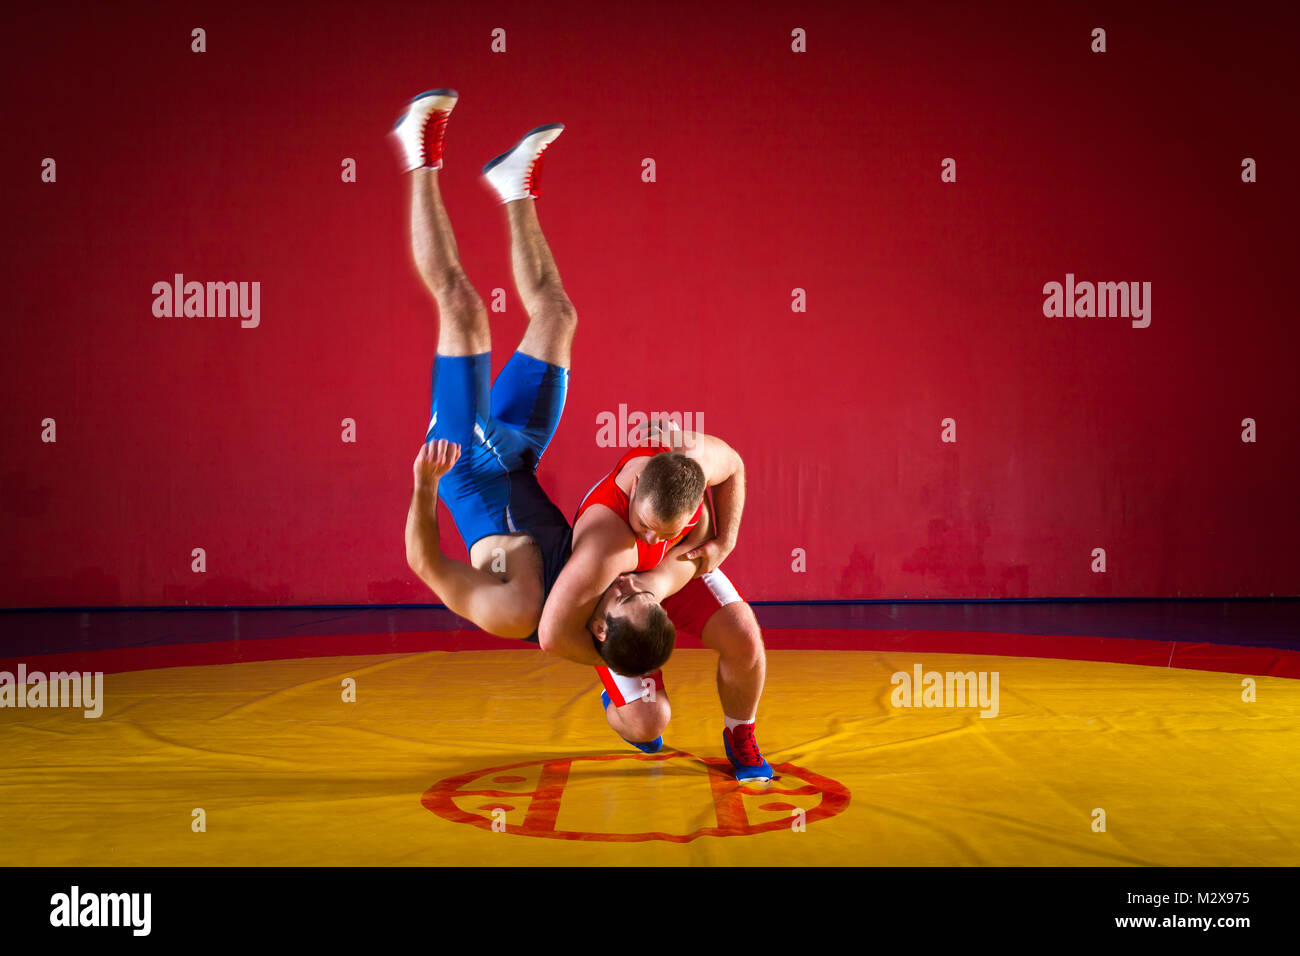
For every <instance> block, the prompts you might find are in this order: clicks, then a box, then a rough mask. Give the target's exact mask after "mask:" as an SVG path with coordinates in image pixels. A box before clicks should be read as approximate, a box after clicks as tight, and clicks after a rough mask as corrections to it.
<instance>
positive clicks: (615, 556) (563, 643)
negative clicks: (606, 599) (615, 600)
mask: <svg viewBox="0 0 1300 956" xmlns="http://www.w3.org/2000/svg"><path fill="white" fill-rule="evenodd" d="M593 517H594V518H595V520H593V521H591V522H589V523H588V524H586V525H585V526H584V527H583V530H582V533H581V534H580V535H579V536H577V537H575V538H574V541H573V553H572V554H571V555H570V557H569V561H568V563H567V564H565V566H564V570H563V571H561V572H560V576H559V577H558V578H557V579H556V581H555V585H554V587H552V588H551V593H550V595H548V596H547V598H546V605H545V607H543V608H542V623H541V624H540V625H539V626H538V628H537V639H538V642H539V643H540V644H541V647H542V650H544V651H546V652H548V653H550V654H555V655H556V656H558V657H563V658H565V659H566V660H570V661H573V662H575V663H577V664H589V665H591V666H592V667H600V666H602V665H603V664H604V663H605V661H604V660H603V659H602V658H601V656H600V654H598V653H597V652H596V647H595V644H594V643H593V640H594V638H593V637H592V636H591V631H590V630H589V629H588V628H587V623H588V622H589V621H590V620H591V615H592V613H593V612H594V611H595V610H596V604H597V603H599V601H600V596H601V595H602V594H604V593H605V590H606V588H608V587H609V586H610V584H611V583H613V581H614V579H615V578H616V577H618V576H619V575H620V574H626V573H628V572H629V571H632V570H633V569H634V568H636V540H635V539H634V538H633V537H632V532H631V531H630V530H629V529H628V527H627V526H626V525H625V524H623V522H622V521H621V520H620V519H619V518H618V516H617V515H615V514H613V513H612V512H610V513H609V514H608V515H598V516H593Z"/></svg>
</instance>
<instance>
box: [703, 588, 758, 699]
mask: <svg viewBox="0 0 1300 956" xmlns="http://www.w3.org/2000/svg"><path fill="white" fill-rule="evenodd" d="M700 641H701V642H702V643H703V644H704V646H705V647H709V648H712V649H713V650H715V651H717V653H718V698H719V699H720V700H721V701H722V713H723V716H724V717H729V718H731V719H732V720H741V721H748V720H753V719H754V718H755V716H756V715H757V713H758V701H759V698H760V697H762V696H763V684H764V682H765V681H766V679H767V655H766V653H765V652H764V649H763V633H762V630H761V629H760V628H759V626H758V620H757V618H755V617H754V611H753V609H752V608H751V607H750V606H749V605H748V604H746V603H744V602H736V603H733V604H728V605H727V606H726V607H724V608H722V609H721V610H719V611H718V612H717V613H715V614H714V615H713V616H712V617H710V618H709V620H708V623H707V624H705V625H704V633H703V634H701V635H700Z"/></svg>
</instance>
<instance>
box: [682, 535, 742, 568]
mask: <svg viewBox="0 0 1300 956" xmlns="http://www.w3.org/2000/svg"><path fill="white" fill-rule="evenodd" d="M733 548H735V545H734V544H731V545H729V544H725V543H724V542H723V541H721V540H720V539H718V538H710V539H709V540H708V541H706V542H704V544H702V545H700V546H699V547H698V548H692V549H691V550H690V551H687V552H686V555H685V557H686V558H687V559H689V560H692V561H694V560H698V561H699V562H700V566H699V569H698V570H697V571H696V572H695V576H696V577H699V576H700V575H701V574H708V573H709V572H710V571H712V570H714V569H716V568H717V567H718V566H719V565H720V564H722V562H723V561H725V560H727V555H729V554H731V552H732V549H733Z"/></svg>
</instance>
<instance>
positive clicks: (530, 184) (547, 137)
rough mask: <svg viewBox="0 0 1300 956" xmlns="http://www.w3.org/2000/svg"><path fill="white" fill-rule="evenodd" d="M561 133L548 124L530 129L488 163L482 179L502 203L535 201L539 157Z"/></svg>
mask: <svg viewBox="0 0 1300 956" xmlns="http://www.w3.org/2000/svg"><path fill="white" fill-rule="evenodd" d="M562 132H564V124H563V123H549V124H547V125H546V126H539V127H537V128H536V129H530V130H529V131H528V132H527V133H525V134H524V138H523V139H521V140H520V141H519V142H517V143H515V145H514V146H512V147H511V148H510V149H508V150H506V151H505V152H504V153H502V154H501V155H500V156H497V157H495V158H494V159H490V160H488V162H487V164H486V165H485V166H484V167H483V175H484V176H486V177H487V181H488V185H490V186H491V187H492V188H493V189H495V190H496V193H497V195H498V196H500V197H501V201H502V202H503V203H504V202H514V201H515V200H516V199H528V198H530V197H531V198H533V199H536V198H537V187H538V183H539V182H540V181H541V175H542V153H544V152H546V147H548V146H550V145H551V144H552V143H553V142H555V140H556V138H557V137H558V136H559V135H560V134H561V133H562Z"/></svg>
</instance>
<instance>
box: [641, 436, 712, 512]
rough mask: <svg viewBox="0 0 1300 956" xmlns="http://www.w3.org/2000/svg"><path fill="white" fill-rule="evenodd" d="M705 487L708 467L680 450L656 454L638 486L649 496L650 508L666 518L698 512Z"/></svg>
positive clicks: (648, 463)
mask: <svg viewBox="0 0 1300 956" xmlns="http://www.w3.org/2000/svg"><path fill="white" fill-rule="evenodd" d="M704 488H705V482H704V469H703V468H701V467H700V464H699V462H697V461H696V460H695V459H694V458H687V457H686V456H685V455H683V454H682V453H681V452H679V451H666V452H662V453H661V454H658V455H655V456H654V457H653V458H651V459H650V460H649V461H648V462H646V466H645V467H644V468H643V469H641V477H640V478H639V479H638V480H637V489H638V491H640V492H641V493H642V494H644V495H645V496H646V500H647V501H648V502H649V503H650V510H651V511H653V512H654V513H655V517H657V518H659V519H660V520H663V521H668V520H671V519H673V518H676V517H678V516H679V515H683V514H694V512H695V509H696V508H698V507H699V505H700V501H701V500H703V498H704Z"/></svg>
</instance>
